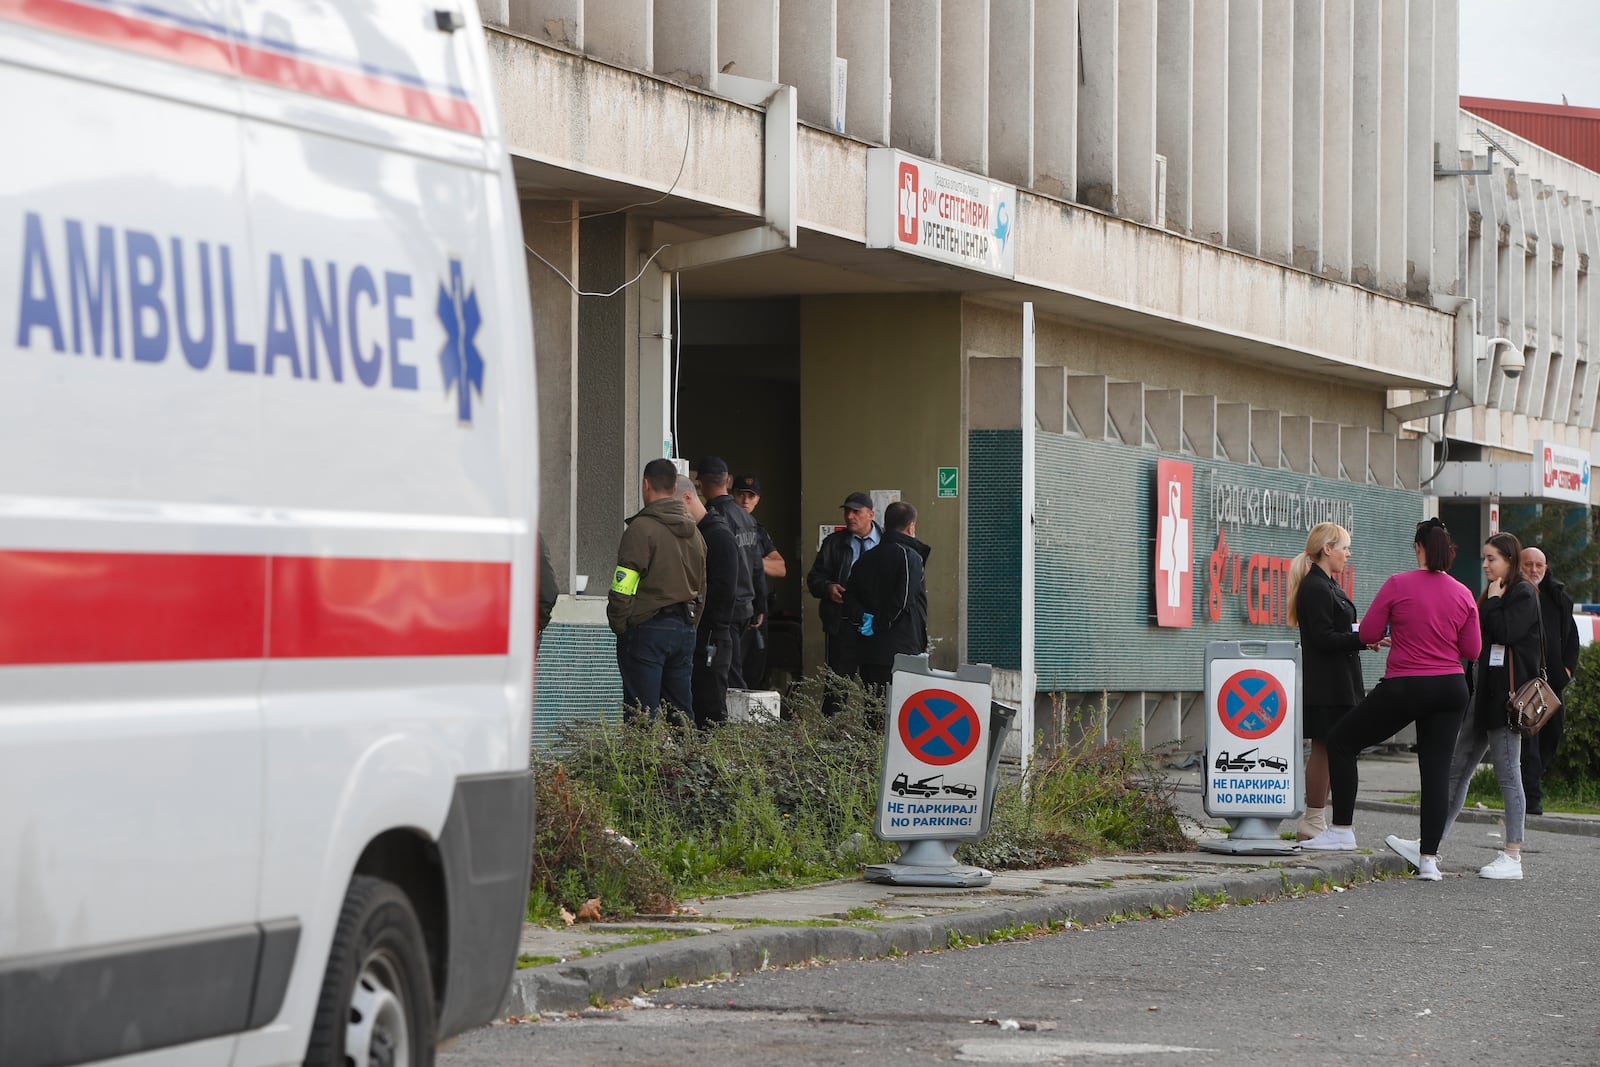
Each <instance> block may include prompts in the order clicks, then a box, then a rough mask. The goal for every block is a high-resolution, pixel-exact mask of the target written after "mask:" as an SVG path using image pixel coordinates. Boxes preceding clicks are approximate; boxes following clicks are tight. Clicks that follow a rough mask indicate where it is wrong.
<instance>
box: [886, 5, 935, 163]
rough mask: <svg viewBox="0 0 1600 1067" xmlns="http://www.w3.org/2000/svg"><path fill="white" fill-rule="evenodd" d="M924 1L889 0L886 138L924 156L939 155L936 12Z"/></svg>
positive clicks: (898, 145)
mask: <svg viewBox="0 0 1600 1067" xmlns="http://www.w3.org/2000/svg"><path fill="white" fill-rule="evenodd" d="M942 7H943V5H940V4H931V5H930V4H929V3H927V0H890V3H889V70H890V80H891V81H892V83H893V93H892V108H891V110H890V112H889V129H890V133H891V134H892V136H891V137H890V140H891V141H892V143H893V144H894V145H895V147H897V148H903V149H905V150H906V151H907V152H911V153H913V154H915V155H919V156H926V157H927V158H929V159H938V158H940V154H939V86H940V84H941V82H940V77H939V66H940V53H941V52H942V48H941V41H942V40H943V38H942V36H941V33H940V29H939V22H940V11H941V9H942Z"/></svg>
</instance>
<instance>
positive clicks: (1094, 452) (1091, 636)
mask: <svg viewBox="0 0 1600 1067" xmlns="http://www.w3.org/2000/svg"><path fill="white" fill-rule="evenodd" d="M1036 448H1037V455H1038V472H1037V485H1038V489H1037V500H1036V501H1035V514H1034V522H1035V526H1034V538H1035V582H1034V588H1035V634H1036V637H1035V662H1036V666H1037V671H1038V675H1039V687H1040V688H1041V689H1043V690H1047V691H1048V690H1055V691H1068V692H1098V691H1101V690H1111V691H1131V690H1151V691H1198V690H1199V689H1201V688H1202V686H1203V681H1204V678H1203V675H1204V660H1205V646H1206V642H1207V641H1210V640H1213V639H1220V640H1244V639H1261V640H1273V639H1284V638H1290V639H1293V638H1294V637H1296V636H1297V631H1296V630H1295V628H1294V627H1291V626H1288V625H1287V624H1285V623H1276V624H1273V623H1266V624H1259V625H1256V624H1251V623H1250V622H1249V618H1248V616H1249V612H1250V601H1251V599H1252V592H1253V591H1257V592H1259V591H1260V589H1259V586H1258V585H1257V584H1256V583H1255V582H1253V581H1252V579H1253V578H1256V577H1257V576H1256V575H1255V572H1253V571H1252V562H1253V561H1255V562H1260V561H1261V560H1263V559H1272V558H1277V559H1288V558H1290V557H1293V556H1294V555H1295V554H1296V553H1298V552H1299V551H1300V550H1301V549H1303V548H1304V547H1305V536H1306V531H1307V530H1308V529H1309V528H1310V527H1311V525H1313V524H1314V523H1315V522H1316V521H1318V520H1319V519H1320V518H1322V517H1324V516H1330V517H1333V518H1334V521H1341V520H1343V522H1342V524H1343V525H1346V526H1348V527H1349V528H1350V530H1351V537H1352V544H1353V549H1354V553H1353V556H1352V558H1351V564H1350V566H1351V570H1352V578H1353V581H1352V585H1353V590H1352V592H1353V599H1354V600H1355V602H1356V608H1357V610H1358V611H1364V610H1365V608H1366V606H1367V604H1368V603H1370V602H1371V600H1372V597H1373V595H1374V594H1376V593H1377V591H1378V587H1379V586H1380V585H1382V584H1383V582H1384V580H1385V579H1386V578H1388V577H1389V576H1390V575H1391V574H1394V573H1396V572H1398V571H1402V570H1409V569H1410V568H1412V567H1414V566H1415V565H1416V560H1415V557H1414V556H1413V555H1412V552H1411V538H1412V533H1413V531H1414V528H1415V525H1416V523H1417V522H1418V521H1419V520H1420V519H1421V518H1422V509H1423V500H1422V494H1420V493H1417V492H1413V491H1410V490H1403V489H1392V488H1386V487H1382V486H1375V485H1360V484H1357V483H1353V482H1346V481H1339V480H1336V479H1332V478H1322V477H1317V476H1313V475H1304V474H1297V473H1295V472H1293V471H1285V470H1273V469H1267V468H1263V467H1251V466H1243V465H1239V464H1233V463H1227V462H1223V461H1215V460H1203V459H1197V458H1195V457H1193V456H1183V455H1176V454H1172V453H1159V452H1156V451H1153V450H1151V449H1143V448H1130V447H1128V446H1126V445H1121V444H1116V443H1114V442H1105V441H1086V440H1083V439H1082V438H1076V437H1066V436H1063V435H1060V434H1050V433H1039V434H1038V435H1037V446H1036ZM968 456H969V459H968V463H969V466H970V468H971V470H972V476H971V479H970V482H971V484H970V486H969V488H968V513H967V522H968V525H967V538H968V552H967V559H968V566H967V580H968V587H967V588H968V592H967V647H968V657H967V658H968V659H969V660H971V661H973V662H987V663H993V664H994V665H995V666H997V667H1004V668H1010V669H1016V668H1017V667H1018V666H1019V665H1020V662H1021V655H1020V648H1021V641H1020V620H1019V618H1018V608H1017V594H1018V590H1019V589H1020V580H1021V579H1020V575H1021V566H1020V531H1021V509H1020V506H1016V507H1013V508H1011V509H1009V510H1008V509H1007V508H1006V507H1005V505H1004V501H1005V500H1008V499H1009V500H1010V501H1012V502H1013V503H1016V502H1017V501H1018V498H1019V497H1020V492H1021V471H1020V456H1021V433H1020V431H1016V430H982V431H973V432H972V433H971V434H970V435H969V440H968ZM1159 458H1168V459H1176V460H1180V461H1182V462H1185V463H1189V464H1191V465H1192V467H1193V472H1194V499H1193V507H1192V510H1193V512H1194V514H1193V516H1192V519H1191V521H1192V523H1193V526H1192V536H1193V542H1192V543H1193V560H1192V569H1191V572H1190V574H1189V580H1190V581H1191V582H1192V583H1193V589H1192V593H1193V604H1194V625H1193V626H1191V627H1188V628H1174V627H1158V626H1156V625H1155V593H1154V588H1153V585H1152V581H1153V567H1152V559H1153V556H1154V548H1155V529H1154V526H1155V514H1156V508H1155V488H1154V483H1155V469H1156V460H1157V459H1159ZM1219 506H1226V507H1228V508H1231V512H1230V515H1231V516H1232V517H1228V516H1226V515H1223V514H1219V513H1218V508H1219ZM1219 535H1220V540H1219ZM1473 550H1474V548H1473V546H1467V547H1465V548H1463V552H1464V553H1466V554H1471V552H1472V551H1473ZM1258 580H1259V581H1281V579H1279V578H1274V577H1273V576H1271V575H1270V574H1269V575H1268V576H1267V577H1264V578H1259V579H1258ZM1213 612H1215V614H1216V618H1215V619H1213V618H1212V614H1213ZM1363 660H1364V663H1365V669H1366V677H1367V683H1368V685H1369V686H1371V685H1373V684H1375V683H1376V682H1377V680H1378V678H1379V677H1381V675H1382V657H1381V656H1377V655H1370V656H1364V657H1363Z"/></svg>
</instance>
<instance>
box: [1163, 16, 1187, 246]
mask: <svg viewBox="0 0 1600 1067" xmlns="http://www.w3.org/2000/svg"><path fill="white" fill-rule="evenodd" d="M1194 33H1195V26H1194V0H1161V2H1160V3H1159V4H1158V5H1157V7H1156V69H1157V70H1158V71H1159V72H1160V73H1159V74H1158V75H1157V77H1156V151H1157V152H1158V153H1160V154H1161V155H1162V156H1165V157H1166V160H1167V190H1166V191H1167V229H1169V230H1173V231H1175V232H1177V233H1189V232H1190V230H1191V228H1192V226H1193V222H1194V214H1193V209H1192V206H1191V204H1190V197H1191V193H1192V189H1193V175H1194V77H1195V72H1194V66H1195V64H1194V56H1195V37H1194Z"/></svg>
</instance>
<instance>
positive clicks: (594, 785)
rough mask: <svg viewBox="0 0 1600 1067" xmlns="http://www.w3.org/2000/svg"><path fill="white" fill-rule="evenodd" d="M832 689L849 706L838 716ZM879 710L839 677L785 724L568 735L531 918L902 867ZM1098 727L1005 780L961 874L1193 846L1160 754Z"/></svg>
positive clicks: (797, 707)
mask: <svg viewBox="0 0 1600 1067" xmlns="http://www.w3.org/2000/svg"><path fill="white" fill-rule="evenodd" d="M827 685H832V686H835V687H842V690H843V692H844V693H845V697H846V699H845V704H844V706H843V708H842V709H841V710H840V711H839V712H838V713H837V714H835V715H832V716H826V717H825V716H823V715H822V714H821V702H822V696H823V694H824V692H825V686H827ZM882 714H883V708H882V702H881V700H879V699H877V698H875V697H873V696H872V695H871V694H870V693H868V692H867V691H866V690H864V689H863V688H862V687H861V686H860V685H858V684H856V683H853V682H847V681H845V680H842V679H838V678H833V677H831V676H829V677H827V678H826V679H824V678H812V679H808V680H807V681H805V682H802V683H800V684H799V685H798V686H796V687H795V688H794V689H793V690H791V692H790V693H789V694H788V695H787V696H786V698H785V717H784V718H783V719H782V720H781V721H778V722H758V723H728V724H726V725H724V726H721V727H719V728H717V729H715V730H711V731H697V730H694V729H684V728H680V727H675V726H672V725H670V724H668V723H666V722H661V721H657V722H643V723H636V724H629V723H621V722H617V721H606V720H602V721H598V722H594V721H590V722H584V723H575V724H572V725H570V726H568V727H566V728H565V729H564V730H563V731H562V733H561V737H560V743H559V745H558V747H557V750H556V751H555V752H554V753H552V754H550V755H549V756H545V757H541V758H538V759H536V761H535V776H536V780H537V782H538V783H539V785H538V797H539V812H538V815H539V827H538V833H537V845H536V849H535V852H536V855H535V859H534V879H533V896H532V898H531V900H530V915H531V914H533V913H534V912H535V911H537V912H538V913H539V914H541V915H548V914H549V913H550V912H551V910H552V908H553V906H554V905H555V904H559V905H561V906H564V907H566V908H568V909H569V910H572V911H574V912H576V910H577V907H578V906H579V905H581V904H582V903H583V902H584V901H585V900H587V899H589V898H591V897H600V898H601V900H602V906H603V909H604V913H605V914H606V915H608V916H610V915H622V914H629V913H633V912H638V911H648V912H658V911H661V910H663V909H664V908H666V907H668V906H670V904H671V900H672V899H673V898H677V899H682V898H685V897H692V896H696V895H701V894H707V895H709V894H725V893H730V892H739V891H745V890H751V889H763V888H772V887H779V886H788V885H796V884H808V883H812V882H817V881H821V880H825V879H828V878H838V877H855V876H858V875H859V874H860V872H861V869H862V867H863V866H865V865H867V864H872V863H879V862H883V861H886V860H889V859H892V858H893V857H895V856H896V855H897V854H898V846H896V845H894V844H889V843H885V842H881V841H878V840H877V839H876V838H875V837H874V836H873V833H872V829H873V823H874V820H875V819H876V817H877V810H878V780H879V776H880V774H881V771H882V760H883V730H882V728H881V726H879V727H875V726H874V725H872V724H873V723H874V722H881V721H882V720H881V716H882ZM1084 714H1085V715H1087V716H1088V717H1089V719H1090V720H1091V721H1089V722H1088V723H1087V725H1084V726H1083V728H1082V729H1081V730H1079V731H1078V734H1079V736H1081V738H1082V739H1081V740H1079V741H1077V742H1074V743H1072V744H1068V745H1064V746H1061V747H1059V748H1057V749H1055V750H1054V751H1050V752H1044V753H1040V754H1039V755H1038V756H1037V757H1036V758H1035V759H1034V761H1033V762H1032V764H1031V766H1030V769H1029V773H1028V776H1027V782H1026V788H1024V787H1023V783H1022V782H1021V781H1020V780H1018V779H1016V778H1015V776H1008V777H1007V778H1005V779H1004V780H1002V781H1001V782H1000V783H999V784H998V786H997V790H996V795H995V806H994V813H993V817H992V820H991V822H990V827H989V831H988V833H987V834H986V835H985V837H984V838H983V839H982V840H979V841H971V842H965V843H963V844H962V845H961V846H960V847H959V848H958V849H957V853H956V855H957V857H958V858H960V859H961V861H962V862H964V863H971V864H977V865H980V866H983V867H988V868H990V869H999V870H1005V869H1018V868H1029V867H1047V866H1054V865H1058V864H1064V863H1070V862H1074V861H1076V860H1078V859H1081V858H1083V857H1084V856H1085V855H1088V854H1092V853H1096V852H1108V851H1137V852H1145V851H1158V850H1163V849H1165V850H1172V849H1181V848H1184V847H1186V845H1185V839H1184V836H1183V833H1182V830H1181V828H1180V826H1179V825H1178V818H1177V815H1176V811H1175V809H1174V807H1173V804H1172V796H1171V790H1170V787H1168V786H1166V785H1165V784H1164V783H1163V779H1162V777H1161V775H1160V773H1159V771H1158V768H1157V763H1156V757H1155V756H1154V755H1153V754H1150V753H1141V752H1139V751H1138V749H1137V748H1136V747H1135V745H1134V744H1133V742H1131V741H1115V742H1111V743H1108V744H1103V743H1100V742H1099V741H1098V740H1097V738H1098V737H1099V736H1100V733H1101V732H1102V731H1101V730H1100V728H1099V722H1100V720H1098V719H1096V718H1095V716H1096V715H1103V714H1104V711H1103V709H1101V710H1100V711H1099V712H1088V713H1084ZM607 827H610V828H611V829H610V830H608V829H607ZM619 835H620V836H619ZM625 839H631V842H629V841H626V840H625Z"/></svg>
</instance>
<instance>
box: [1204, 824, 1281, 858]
mask: <svg viewBox="0 0 1600 1067" xmlns="http://www.w3.org/2000/svg"><path fill="white" fill-rule="evenodd" d="M1280 821H1281V820H1279V819H1268V818H1259V817H1256V816H1248V817H1245V818H1240V819H1229V820H1228V825H1229V826H1230V827H1231V828H1232V830H1231V832H1230V833H1229V834H1228V836H1227V837H1224V838H1218V839H1216V840H1205V841H1201V842H1199V845H1200V848H1201V850H1202V851H1204V852H1227V853H1231V854H1232V855H1235V856H1292V855H1294V854H1295V853H1296V852H1298V851H1299V850H1300V849H1299V846H1298V845H1297V844H1296V843H1295V842H1293V841H1285V840H1284V839H1283V838H1281V837H1279V836H1278V823H1279V822H1280Z"/></svg>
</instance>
